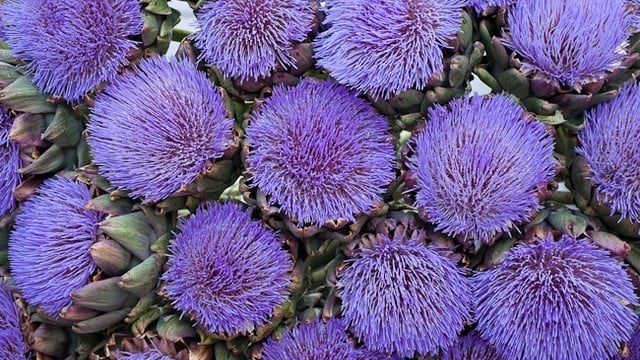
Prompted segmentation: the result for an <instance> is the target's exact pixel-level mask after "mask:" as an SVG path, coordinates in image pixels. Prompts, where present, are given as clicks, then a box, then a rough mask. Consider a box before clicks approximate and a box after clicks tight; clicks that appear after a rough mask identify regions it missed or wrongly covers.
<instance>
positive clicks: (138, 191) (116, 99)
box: [88, 57, 233, 201]
mask: <svg viewBox="0 0 640 360" xmlns="http://www.w3.org/2000/svg"><path fill="white" fill-rule="evenodd" d="M232 127H233V120H232V119H230V118H229V116H228V114H227V111H226V108H225V105H224V101H223V99H222V95H221V93H220V91H218V89H216V88H215V87H214V86H213V85H212V84H211V83H210V82H209V80H208V79H207V75H206V74H205V73H203V72H200V71H198V70H196V68H195V66H194V65H193V64H192V63H191V62H189V61H188V60H177V59H171V60H167V59H166V58H160V57H155V58H149V59H146V60H143V61H142V62H140V65H139V66H138V67H137V68H136V69H135V70H134V71H132V72H128V73H125V74H123V75H122V76H120V77H118V78H117V79H115V80H114V82H113V84H111V85H110V86H107V88H106V89H105V92H104V93H103V94H100V95H98V96H97V97H96V101H95V105H94V107H93V111H92V113H91V120H90V122H89V125H88V129H89V138H88V142H89V145H90V146H91V150H92V154H93V157H94V160H95V162H96V163H97V164H98V165H99V166H100V168H101V170H102V174H103V175H104V176H105V177H106V178H107V179H109V181H110V182H111V184H112V185H114V186H115V187H117V188H122V189H125V190H130V195H131V196H133V197H144V198H146V200H148V201H158V200H162V199H164V198H166V197H168V196H169V195H171V194H172V193H174V192H175V191H177V190H179V189H180V188H181V187H183V186H186V185H188V184H190V183H192V182H193V181H194V180H195V179H196V176H198V175H199V174H202V173H204V171H205V169H206V168H207V166H208V165H209V164H210V163H211V162H213V160H214V159H216V158H219V157H221V156H222V154H223V151H224V150H225V149H226V148H227V147H228V146H229V145H230V144H231V143H232V140H233V136H232ZM133 139H135V141H132V140H133Z"/></svg>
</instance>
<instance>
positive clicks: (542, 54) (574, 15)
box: [505, 0, 633, 88]
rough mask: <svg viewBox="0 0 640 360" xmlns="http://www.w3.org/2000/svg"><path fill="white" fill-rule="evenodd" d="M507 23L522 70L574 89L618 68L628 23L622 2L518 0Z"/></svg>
mask: <svg viewBox="0 0 640 360" xmlns="http://www.w3.org/2000/svg"><path fill="white" fill-rule="evenodd" d="M507 19H508V23H509V30H508V34H507V36H506V39H505V43H506V45H507V46H509V47H510V48H512V49H513V50H514V51H515V52H516V53H518V54H519V55H520V56H522V69H523V70H524V71H528V72H540V73H542V74H544V75H546V76H547V77H548V78H549V79H550V80H552V81H553V82H555V83H556V84H557V85H559V86H566V87H575V88H580V86H581V85H582V84H584V83H587V82H590V81H593V80H597V79H601V78H603V77H604V76H605V73H606V72H607V71H612V70H615V69H617V68H618V67H620V62H621V61H622V60H623V59H624V57H625V56H626V51H625V50H624V48H623V46H624V45H625V43H626V41H627V38H628V37H629V35H630V28H631V25H632V21H633V18H632V16H631V13H630V12H629V11H628V9H627V0H611V1H589V0H518V1H516V2H515V4H514V5H513V6H512V7H511V8H510V9H509V12H508V16H507Z"/></svg>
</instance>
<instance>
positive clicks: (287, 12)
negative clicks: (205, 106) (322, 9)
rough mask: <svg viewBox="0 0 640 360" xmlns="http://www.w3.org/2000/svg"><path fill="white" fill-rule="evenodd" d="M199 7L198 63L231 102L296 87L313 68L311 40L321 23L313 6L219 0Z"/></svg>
mask: <svg viewBox="0 0 640 360" xmlns="http://www.w3.org/2000/svg"><path fill="white" fill-rule="evenodd" d="M195 6H198V7H196V9H195V15H196V20H197V25H198V30H197V31H196V32H195V33H194V35H193V36H192V38H193V40H192V42H193V45H194V46H195V48H196V50H199V56H198V59H199V60H202V61H203V62H204V63H206V64H207V65H208V66H209V69H210V71H211V73H213V74H214V77H215V78H216V80H217V82H218V83H219V84H220V85H221V86H222V87H224V88H225V89H226V90H227V91H228V92H229V93H230V94H231V95H232V96H233V97H239V98H240V99H245V100H252V99H253V98H255V97H256V96H257V95H259V94H260V93H261V92H263V90H266V87H268V86H272V85H275V84H280V83H284V84H288V85H295V84H297V83H298V81H299V77H300V76H301V75H302V74H304V73H305V72H307V70H310V69H311V68H312V66H313V64H314V59H313V56H312V49H311V43H310V40H311V38H313V37H314V35H315V33H316V32H317V30H318V24H319V22H320V20H319V19H318V17H319V16H320V15H319V12H318V4H317V3H316V2H315V1H312V0H290V1H285V0H226V1H222V0H215V1H209V2H206V3H204V5H202V6H200V4H199V3H198V4H196V5H195ZM241 104H242V101H240V102H239V105H241Z"/></svg>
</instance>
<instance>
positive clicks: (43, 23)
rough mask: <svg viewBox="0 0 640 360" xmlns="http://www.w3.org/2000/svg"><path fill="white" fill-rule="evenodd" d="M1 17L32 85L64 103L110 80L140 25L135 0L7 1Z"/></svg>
mask: <svg viewBox="0 0 640 360" xmlns="http://www.w3.org/2000/svg"><path fill="white" fill-rule="evenodd" d="M0 17H1V18H2V19H3V20H2V21H3V25H4V29H3V31H4V39H5V41H6V42H7V44H9V47H10V48H11V51H12V53H13V55H14V56H15V57H17V58H19V59H20V60H23V61H25V62H26V65H25V68H26V70H27V71H28V73H29V74H31V75H33V82H34V84H35V85H36V86H38V88H39V89H40V90H41V91H43V92H46V93H50V94H52V95H56V96H61V97H62V98H64V99H65V100H67V101H69V102H77V101H80V100H82V98H83V97H84V96H85V95H86V94H87V93H88V92H90V91H91V90H92V89H93V88H95V87H96V86H98V85H99V84H100V83H102V82H104V81H110V80H112V79H113V78H114V77H115V76H116V75H117V70H118V69H119V68H120V67H121V66H123V65H124V64H126V63H127V59H126V57H127V53H128V52H129V51H130V50H131V49H132V48H133V47H134V46H135V45H136V43H135V41H132V40H130V39H129V37H130V36H133V35H137V34H140V30H141V29H142V14H141V12H140V3H139V2H138V1H137V0H92V1H85V0H7V1H5V2H4V3H3V5H2V7H1V8H0Z"/></svg>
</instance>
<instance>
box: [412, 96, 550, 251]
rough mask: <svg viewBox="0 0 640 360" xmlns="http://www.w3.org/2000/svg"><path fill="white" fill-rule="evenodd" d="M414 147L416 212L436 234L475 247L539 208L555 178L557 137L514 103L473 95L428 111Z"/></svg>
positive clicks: (504, 98) (503, 97)
mask: <svg viewBox="0 0 640 360" xmlns="http://www.w3.org/2000/svg"><path fill="white" fill-rule="evenodd" d="M428 118H429V122H427V124H426V128H425V129H424V130H422V131H421V132H419V133H418V134H417V135H416V137H415V139H414V142H413V146H414V147H415V151H416V153H415V155H414V157H413V158H411V159H410V160H409V167H410V168H411V169H412V170H413V171H414V172H415V173H416V176H417V189H418V193H417V195H416V206H417V207H418V209H419V210H421V211H423V212H425V213H426V215H427V217H428V220H429V221H431V222H433V223H435V224H436V229H437V230H439V231H443V232H445V233H447V234H449V235H452V236H458V237H460V238H462V239H464V240H465V241H466V240H471V239H473V240H474V241H475V242H476V244H477V243H479V242H482V243H491V242H492V241H493V240H492V239H493V237H494V236H496V235H498V234H500V233H501V232H503V231H509V229H510V228H511V227H512V226H513V225H514V224H516V223H519V222H523V221H526V220H528V219H530V217H531V213H532V211H535V210H536V209H538V208H539V207H540V205H539V203H538V199H537V197H536V195H535V191H536V187H537V186H538V185H540V184H546V183H547V182H549V181H550V180H551V179H552V178H553V175H554V171H553V166H554V160H553V158H552V152H553V139H552V138H551V137H550V136H548V134H547V133H546V131H545V129H544V126H543V125H542V124H541V123H538V122H535V121H529V115H527V113H526V111H525V110H524V109H523V108H522V107H521V106H520V105H519V104H517V103H516V102H515V100H514V99H513V98H511V97H508V96H505V95H496V96H492V97H480V96H474V97H471V98H465V99H456V100H454V101H452V102H450V103H449V104H448V105H446V106H440V105H436V106H435V107H433V108H431V109H429V112H428Z"/></svg>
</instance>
